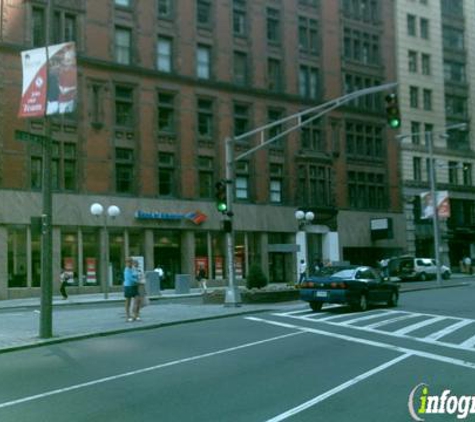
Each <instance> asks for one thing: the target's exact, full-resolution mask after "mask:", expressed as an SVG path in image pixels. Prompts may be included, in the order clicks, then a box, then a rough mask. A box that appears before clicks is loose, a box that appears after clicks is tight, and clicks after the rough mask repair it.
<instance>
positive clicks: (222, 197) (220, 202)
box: [215, 181, 228, 214]
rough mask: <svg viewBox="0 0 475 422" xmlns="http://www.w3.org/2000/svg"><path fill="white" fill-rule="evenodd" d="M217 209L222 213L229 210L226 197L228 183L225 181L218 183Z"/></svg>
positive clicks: (216, 194)
mask: <svg viewBox="0 0 475 422" xmlns="http://www.w3.org/2000/svg"><path fill="white" fill-rule="evenodd" d="M215 199H216V209H217V210H218V211H219V212H220V213H223V214H224V213H225V212H226V211H227V210H228V205H227V199H226V184H225V183H224V182H223V181H219V182H217V183H216V192H215Z"/></svg>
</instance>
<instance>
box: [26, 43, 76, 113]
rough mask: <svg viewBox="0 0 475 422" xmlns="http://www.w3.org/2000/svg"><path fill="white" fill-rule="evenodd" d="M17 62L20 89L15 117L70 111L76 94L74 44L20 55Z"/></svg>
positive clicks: (39, 49)
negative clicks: (18, 65) (20, 93)
mask: <svg viewBox="0 0 475 422" xmlns="http://www.w3.org/2000/svg"><path fill="white" fill-rule="evenodd" d="M21 58H22V67H23V89H22V95H21V104H20V110H19V112H18V117H43V116H44V115H45V114H46V115H51V114H64V113H70V112H72V111H74V109H75V107H76V93H77V67H76V50H75V44H74V43H71V42H70V43H64V44H57V45H52V46H49V47H48V49H46V48H36V49H34V50H28V51H23V52H22V53H21Z"/></svg>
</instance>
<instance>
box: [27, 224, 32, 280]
mask: <svg viewBox="0 0 475 422" xmlns="http://www.w3.org/2000/svg"><path fill="white" fill-rule="evenodd" d="M31 258H32V253H31V226H29V227H27V229H26V285H27V286H28V288H31V285H32V284H33V283H32V278H33V265H32V259H31Z"/></svg>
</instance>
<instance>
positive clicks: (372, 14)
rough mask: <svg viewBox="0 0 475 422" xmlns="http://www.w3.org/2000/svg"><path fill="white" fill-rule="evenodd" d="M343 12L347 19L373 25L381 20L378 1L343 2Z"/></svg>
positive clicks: (358, 0)
mask: <svg viewBox="0 0 475 422" xmlns="http://www.w3.org/2000/svg"><path fill="white" fill-rule="evenodd" d="M342 10H343V15H344V16H345V18H350V19H353V20H357V21H364V22H372V23H376V22H378V21H379V20H380V19H379V13H380V10H379V7H378V2H377V0H343V1H342Z"/></svg>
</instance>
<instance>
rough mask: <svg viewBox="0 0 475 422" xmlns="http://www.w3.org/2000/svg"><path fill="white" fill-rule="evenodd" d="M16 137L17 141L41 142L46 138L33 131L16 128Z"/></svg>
mask: <svg viewBox="0 0 475 422" xmlns="http://www.w3.org/2000/svg"><path fill="white" fill-rule="evenodd" d="M15 139H16V140H17V141H23V142H37V143H39V144H41V143H42V142H43V141H44V140H45V139H46V136H43V135H35V134H33V133H29V132H24V131H23V130H15Z"/></svg>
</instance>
